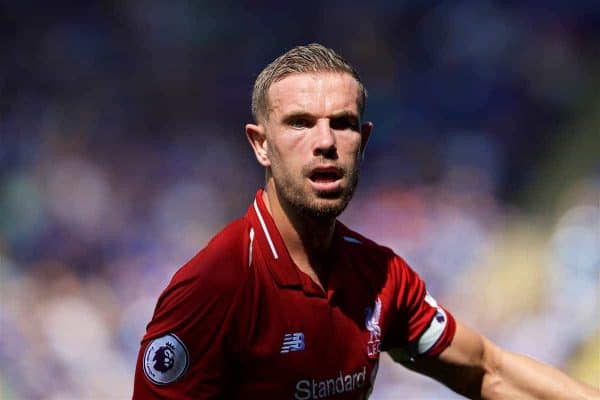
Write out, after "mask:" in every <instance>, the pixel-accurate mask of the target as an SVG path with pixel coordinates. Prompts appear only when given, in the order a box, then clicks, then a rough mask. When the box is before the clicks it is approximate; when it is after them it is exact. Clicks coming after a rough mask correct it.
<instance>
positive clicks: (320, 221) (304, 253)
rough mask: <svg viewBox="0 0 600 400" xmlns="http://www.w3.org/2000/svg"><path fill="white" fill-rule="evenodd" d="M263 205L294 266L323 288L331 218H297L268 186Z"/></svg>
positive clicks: (288, 205) (332, 222)
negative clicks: (271, 218)
mask: <svg viewBox="0 0 600 400" xmlns="http://www.w3.org/2000/svg"><path fill="white" fill-rule="evenodd" d="M263 201H264V203H265V205H266V207H267V209H268V210H269V212H270V213H271V216H272V217H273V220H274V222H275V225H276V226H277V229H278V230H279V233H280V234H281V236H282V238H283V241H284V243H285V245H286V247H287V250H288V253H289V254H290V256H291V258H292V260H293V261H294V263H295V264H296V266H297V267H298V268H299V269H300V270H301V271H302V272H304V273H306V274H307V275H308V276H310V277H311V278H312V279H313V281H315V283H316V284H317V285H319V286H321V288H323V287H324V285H323V278H324V276H326V272H327V271H326V265H327V264H328V263H327V259H328V258H329V256H330V249H331V244H332V241H333V233H334V230H335V218H310V217H307V216H306V215H303V214H300V213H299V211H298V210H296V209H294V207H292V206H291V205H290V204H288V203H287V202H286V201H285V200H284V199H282V198H281V196H279V195H278V193H277V191H276V189H275V187H274V185H273V184H272V182H269V183H268V184H267V186H266V190H265V192H263Z"/></svg>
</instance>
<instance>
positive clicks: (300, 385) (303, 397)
mask: <svg viewBox="0 0 600 400" xmlns="http://www.w3.org/2000/svg"><path fill="white" fill-rule="evenodd" d="M366 380H367V367H366V366H363V367H362V369H359V370H358V371H356V372H350V373H349V374H346V375H344V374H343V373H342V371H340V372H339V373H338V374H337V375H336V376H334V377H331V378H326V379H321V380H317V379H302V380H299V381H298V382H297V383H296V393H294V398H295V399H296V400H310V399H324V398H327V397H330V396H334V395H336V394H341V393H346V392H351V391H354V390H356V389H360V388H362V387H363V386H364V385H365V382H366Z"/></svg>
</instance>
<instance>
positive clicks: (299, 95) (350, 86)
mask: <svg viewBox="0 0 600 400" xmlns="http://www.w3.org/2000/svg"><path fill="white" fill-rule="evenodd" d="M358 96H359V85H358V82H357V81H356V79H354V77H353V76H352V75H350V74H347V73H337V72H319V73H296V74H291V75H288V76H286V77H285V78H283V79H281V80H279V81H277V82H275V83H273V84H272V85H271V87H270V88H269V91H268V100H269V101H268V103H269V114H271V115H282V114H288V113H292V112H307V113H311V114H315V115H329V114H332V113H337V112H341V111H350V112H353V113H356V114H358V113H359V112H358Z"/></svg>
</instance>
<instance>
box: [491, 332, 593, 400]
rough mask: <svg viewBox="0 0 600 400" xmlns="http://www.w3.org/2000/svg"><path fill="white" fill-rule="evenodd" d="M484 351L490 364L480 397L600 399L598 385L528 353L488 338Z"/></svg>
mask: <svg viewBox="0 0 600 400" xmlns="http://www.w3.org/2000/svg"><path fill="white" fill-rule="evenodd" d="M484 340H485V339H484ZM486 342H487V340H486ZM486 352H487V353H488V354H487V355H486V356H487V357H489V358H488V360H487V361H488V365H489V367H488V368H486V371H485V374H484V376H483V380H482V385H481V397H482V398H483V399H552V400H554V399H556V400H559V399H569V400H571V399H573V400H575V399H600V391H598V390H597V389H594V388H592V387H591V386H588V385H585V384H583V383H580V382H578V381H576V380H574V379H572V378H570V377H569V376H567V375H566V374H564V373H562V372H561V371H559V370H557V369H555V368H552V367H550V366H548V365H545V364H542V363H540V362H538V361H535V360H533V359H531V358H529V357H526V356H523V355H520V354H515V353H511V352H507V351H503V350H501V349H499V348H498V347H497V346H495V345H494V344H491V343H490V342H487V343H486Z"/></svg>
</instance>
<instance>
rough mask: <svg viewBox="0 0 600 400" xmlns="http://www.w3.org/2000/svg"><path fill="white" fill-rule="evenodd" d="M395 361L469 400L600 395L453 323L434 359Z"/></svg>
mask: <svg viewBox="0 0 600 400" xmlns="http://www.w3.org/2000/svg"><path fill="white" fill-rule="evenodd" d="M390 355H391V356H392V358H393V359H394V360H395V361H398V362H401V363H402V364H403V365H405V366H406V367H408V368H410V369H412V370H414V371H416V372H419V373H422V374H425V375H428V376H430V377H432V378H434V379H436V380H438V381H440V382H442V383H444V384H445V385H446V386H448V387H449V388H451V389H452V390H454V391H456V392H458V393H460V394H463V395H465V396H467V397H469V398H472V399H556V400H559V399H600V391H598V390H597V389H594V388H592V387H590V386H587V385H585V384H583V383H580V382H577V381H576V380H574V379H572V378H570V377H568V376H567V375H565V374H564V373H562V372H560V371H558V370H556V369H554V368H552V367H550V366H547V365H544V364H542V363H540V362H537V361H535V360H533V359H531V358H528V357H526V356H522V355H519V354H515V353H511V352H508V351H505V350H502V349H501V348H500V347H498V346H496V345H495V344H494V343H492V342H491V341H489V340H488V339H486V338H484V337H483V336H481V335H479V334H477V333H476V332H474V331H473V330H471V329H469V328H467V327H465V326H464V325H462V324H460V323H458V322H457V327H456V334H455V336H454V339H453V341H452V344H451V345H450V346H449V347H448V348H446V349H445V350H444V351H443V352H442V353H441V354H440V355H439V356H438V357H433V358H427V357H423V358H417V359H416V360H414V361H406V359H405V358H402V355H401V353H400V352H399V351H395V350H391V351H390Z"/></svg>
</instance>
